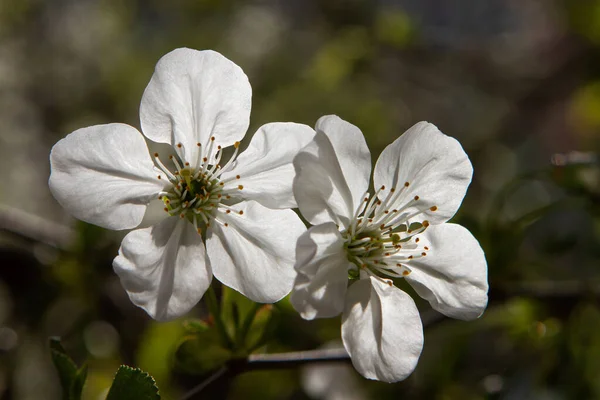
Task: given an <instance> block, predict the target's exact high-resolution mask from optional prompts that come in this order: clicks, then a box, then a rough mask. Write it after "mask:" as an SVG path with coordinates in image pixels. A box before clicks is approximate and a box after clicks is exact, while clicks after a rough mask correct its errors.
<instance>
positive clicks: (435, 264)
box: [406, 224, 488, 319]
mask: <svg viewBox="0 0 600 400" xmlns="http://www.w3.org/2000/svg"><path fill="white" fill-rule="evenodd" d="M420 244H421V243H420ZM422 244H423V245H426V246H427V247H429V250H428V251H427V252H426V253H427V256H425V257H422V258H418V259H415V260H412V261H411V262H410V265H409V266H410V268H411V269H412V272H411V274H410V275H408V276H407V277H406V280H407V281H408V282H409V283H410V284H411V285H412V287H413V288H414V289H415V291H416V292H417V293H418V294H419V295H420V296H421V297H423V298H424V299H426V300H428V301H429V303H430V304H431V306H432V307H433V308H434V309H436V310H437V311H439V312H441V313H442V314H445V315H447V316H449V317H453V318H460V319H473V318H477V317H479V316H480V315H481V314H482V313H483V310H485V307H486V305H487V300H488V297H487V292H488V282H487V263H486V261H485V255H484V254H483V250H482V249H481V246H479V242H477V239H475V238H474V237H473V235H471V233H470V232H469V231H468V230H467V229H465V228H463V227H462V226H460V225H456V224H442V225H435V226H430V227H429V228H428V229H427V230H426V231H425V232H424V233H423V242H422Z"/></svg>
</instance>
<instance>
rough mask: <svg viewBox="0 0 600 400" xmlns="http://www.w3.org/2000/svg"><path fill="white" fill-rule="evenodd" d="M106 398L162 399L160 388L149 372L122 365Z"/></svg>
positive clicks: (110, 399) (107, 399) (119, 399)
mask: <svg viewBox="0 0 600 400" xmlns="http://www.w3.org/2000/svg"><path fill="white" fill-rule="evenodd" d="M106 400H160V395H159V393H158V388H157V387H156V383H155V382H154V378H152V377H151V376H150V375H149V374H148V373H146V372H144V371H142V370H141V369H139V368H132V367H128V366H127V365H121V366H120V367H119V370H118V371H117V374H116V375H115V379H114V380H113V384H112V386H111V387H110V390H109V392H108V396H106Z"/></svg>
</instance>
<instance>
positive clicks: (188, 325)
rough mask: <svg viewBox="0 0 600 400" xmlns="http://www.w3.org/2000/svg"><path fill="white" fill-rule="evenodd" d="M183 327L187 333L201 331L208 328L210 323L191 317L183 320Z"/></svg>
mask: <svg viewBox="0 0 600 400" xmlns="http://www.w3.org/2000/svg"><path fill="white" fill-rule="evenodd" d="M183 329H185V331H186V332H187V333H201V332H205V331H207V330H208V329H210V325H208V323H207V322H206V321H203V320H201V319H196V318H191V319H186V320H185V321H183Z"/></svg>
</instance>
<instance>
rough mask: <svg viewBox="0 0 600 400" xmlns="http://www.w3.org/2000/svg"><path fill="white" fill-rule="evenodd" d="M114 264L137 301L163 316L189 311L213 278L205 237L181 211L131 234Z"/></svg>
mask: <svg viewBox="0 0 600 400" xmlns="http://www.w3.org/2000/svg"><path fill="white" fill-rule="evenodd" d="M113 267H114V270H115V272H116V273H117V275H119V278H121V284H122V285H123V287H124V288H125V290H126V291H127V294H129V298H130V299H131V301H132V302H133V304H135V305H136V306H138V307H141V308H143V309H144V310H146V312H147V313H148V314H149V315H150V316H151V317H152V318H154V319H156V320H159V321H167V320H171V319H173V318H177V317H180V316H182V315H184V314H185V313H187V312H188V311H189V310H190V309H191V308H192V307H194V306H195V305H196V304H197V303H198V301H200V299H201V298H202V296H203V295H204V292H206V289H208V286H209V285H210V282H211V279H212V274H211V271H210V264H209V262H208V259H207V258H206V251H205V249H204V244H203V243H202V237H201V236H200V235H198V233H197V232H196V230H195V229H194V227H193V226H192V224H190V223H189V222H188V221H186V220H181V219H179V218H177V217H169V218H166V219H164V220H163V221H161V222H160V223H158V224H157V225H154V226H152V227H150V228H145V229H137V230H135V231H131V232H130V233H129V234H127V236H125V238H124V239H123V242H122V243H121V248H120V249H119V255H118V256H117V257H116V258H115V260H114V261H113Z"/></svg>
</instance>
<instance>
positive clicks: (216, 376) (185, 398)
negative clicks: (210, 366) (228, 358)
mask: <svg viewBox="0 0 600 400" xmlns="http://www.w3.org/2000/svg"><path fill="white" fill-rule="evenodd" d="M228 371H229V368H227V366H226V365H224V366H222V367H221V368H219V369H218V370H216V371H215V373H213V374H212V375H211V376H209V377H208V378H207V379H205V380H204V381H202V383H200V384H199V385H198V386H195V387H194V388H192V390H190V391H189V392H187V393H186V394H184V395H183V397H182V398H181V400H189V399H191V398H192V396H194V395H196V394H198V393H200V392H201V391H202V390H204V388H206V387H207V386H208V385H210V384H211V383H213V382H214V381H216V380H218V379H219V378H221V377H222V376H224V375H225V374H226V373H227V372H228Z"/></svg>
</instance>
